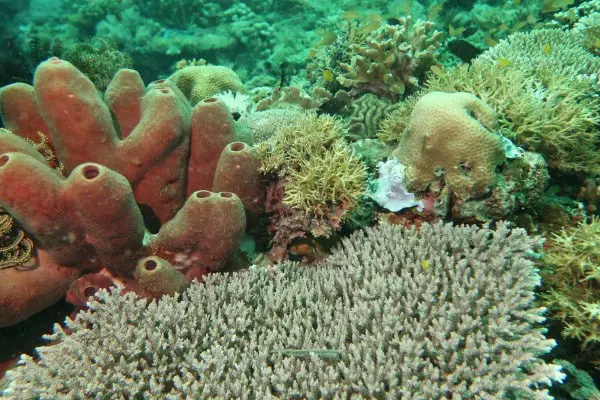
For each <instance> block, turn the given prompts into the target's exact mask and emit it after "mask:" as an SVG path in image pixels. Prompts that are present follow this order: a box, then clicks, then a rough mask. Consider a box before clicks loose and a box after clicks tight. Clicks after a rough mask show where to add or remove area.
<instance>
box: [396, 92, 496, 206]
mask: <svg viewBox="0 0 600 400" xmlns="http://www.w3.org/2000/svg"><path fill="white" fill-rule="evenodd" d="M495 124H496V116H495V113H494V111H493V110H492V109H491V108H490V107H489V106H488V105H487V104H486V103H484V102H483V101H481V100H480V99H479V98H478V97H476V96H474V95H473V94H470V93H463V92H458V93H444V92H431V93H428V94H426V95H425V96H423V97H422V98H421V99H420V100H419V101H418V102H417V103H416V105H415V107H414V109H413V111H412V114H411V117H410V122H409V124H408V126H407V128H406V129H405V131H404V133H403V134H402V136H401V138H400V141H399V145H398V148H397V149H396V150H395V151H394V153H393V156H395V157H397V158H398V159H399V160H400V161H401V162H402V163H403V164H404V165H406V167H407V181H406V182H407V186H408V187H409V188H410V189H411V190H413V191H422V190H425V189H427V186H428V185H429V183H430V182H432V181H433V180H435V179H436V178H442V177H443V179H444V181H445V183H446V184H447V185H448V186H449V187H450V189H451V190H452V191H453V192H454V194H456V195H457V196H458V197H459V198H467V197H475V196H481V195H484V194H486V193H487V191H488V188H489V186H490V185H491V184H492V183H493V180H494V172H495V168H496V166H497V165H498V164H500V163H501V162H502V161H504V159H505V156H504V151H503V145H502V140H501V137H500V136H499V135H497V134H495V133H493V132H491V131H490V129H492V128H493V127H494V126H495Z"/></svg>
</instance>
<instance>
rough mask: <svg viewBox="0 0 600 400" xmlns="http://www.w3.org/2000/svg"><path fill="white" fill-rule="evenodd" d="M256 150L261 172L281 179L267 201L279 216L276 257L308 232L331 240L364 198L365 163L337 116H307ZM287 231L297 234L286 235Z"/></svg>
mask: <svg viewBox="0 0 600 400" xmlns="http://www.w3.org/2000/svg"><path fill="white" fill-rule="evenodd" d="M256 149H257V152H258V157H259V159H260V162H261V167H260V170H261V171H263V172H265V173H271V174H275V175H276V183H275V184H274V185H272V190H271V199H270V200H268V201H267V203H270V206H269V207H270V208H271V211H273V212H274V215H273V218H274V223H273V226H272V229H271V230H272V231H273V232H277V235H278V236H276V237H275V238H274V245H273V248H274V249H273V253H272V254H274V253H275V252H277V253H279V252H283V250H284V249H285V248H287V245H288V244H289V242H290V241H291V240H292V239H294V237H295V236H301V237H302V236H304V235H305V232H310V233H311V234H312V235H313V236H317V237H319V236H325V237H328V236H330V235H331V234H332V232H333V231H335V230H337V229H339V228H340V221H342V220H343V219H344V217H345V215H346V214H347V212H348V211H349V210H351V209H353V208H355V207H356V206H357V205H358V202H359V199H360V197H361V196H362V195H363V194H364V193H365V190H366V179H367V176H366V170H365V167H364V164H363V163H362V161H361V160H360V159H359V158H358V157H357V156H355V155H354V153H353V152H352V150H351V148H350V147H349V146H348V145H347V144H346V143H345V142H344V140H343V127H342V124H341V122H340V120H339V119H336V118H334V117H332V116H328V115H320V116H317V114H316V113H313V112H304V113H302V114H300V115H299V116H298V118H297V119H295V120H294V121H292V122H290V123H289V124H288V125H286V126H284V127H282V128H281V130H279V131H278V132H276V133H275V135H274V136H272V137H271V138H270V139H268V140H266V141H264V142H260V143H258V144H257V145H256ZM292 221H294V222H292ZM286 225H288V226H287V229H283V226H286ZM292 227H295V228H292ZM287 230H291V231H294V230H295V231H296V233H292V232H289V234H284V233H283V232H285V231H287ZM279 238H281V239H279ZM281 257H282V254H279V255H277V256H275V257H274V258H275V259H281Z"/></svg>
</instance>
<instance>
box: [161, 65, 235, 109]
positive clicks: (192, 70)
mask: <svg viewBox="0 0 600 400" xmlns="http://www.w3.org/2000/svg"><path fill="white" fill-rule="evenodd" d="M169 79H170V80H172V81H173V82H175V84H176V85H177V87H178V88H179V89H181V91H182V92H183V94H185V97H187V99H188V100H189V101H190V103H191V104H192V106H193V105H195V104H196V103H198V102H199V101H200V100H204V99H206V98H208V97H211V96H214V95H215V94H217V93H220V92H225V91H228V90H231V91H232V92H243V91H244V85H243V84H242V81H241V79H240V77H239V76H238V75H237V74H236V73H235V72H234V71H233V70H232V69H230V68H227V67H222V66H218V65H192V66H189V67H185V68H182V69H180V70H179V71H177V72H175V73H174V74H173V75H171V76H170V77H169Z"/></svg>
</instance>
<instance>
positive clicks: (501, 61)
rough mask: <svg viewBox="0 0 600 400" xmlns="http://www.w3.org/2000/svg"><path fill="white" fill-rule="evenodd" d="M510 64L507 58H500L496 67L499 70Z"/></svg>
mask: <svg viewBox="0 0 600 400" xmlns="http://www.w3.org/2000/svg"><path fill="white" fill-rule="evenodd" d="M511 64H512V62H511V61H510V60H509V59H508V58H504V57H500V58H499V59H498V67H499V68H506V67H508V66H509V65H511Z"/></svg>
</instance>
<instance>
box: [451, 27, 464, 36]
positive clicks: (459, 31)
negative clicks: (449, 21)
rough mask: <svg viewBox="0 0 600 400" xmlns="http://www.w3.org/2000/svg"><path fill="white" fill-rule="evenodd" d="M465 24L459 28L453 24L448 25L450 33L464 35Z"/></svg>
mask: <svg viewBox="0 0 600 400" xmlns="http://www.w3.org/2000/svg"><path fill="white" fill-rule="evenodd" d="M466 29H467V28H465V27H464V26H459V27H458V28H455V27H453V26H452V25H448V34H449V35H450V36H452V37H459V36H462V34H463V32H464V31H465V30H466Z"/></svg>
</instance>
